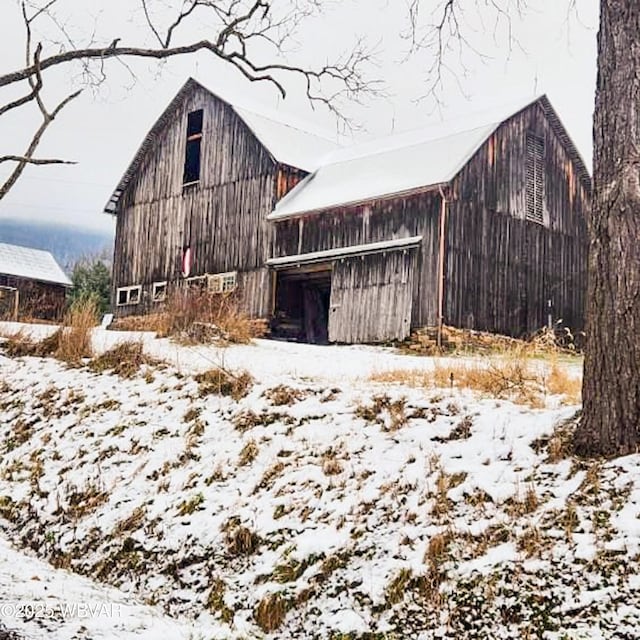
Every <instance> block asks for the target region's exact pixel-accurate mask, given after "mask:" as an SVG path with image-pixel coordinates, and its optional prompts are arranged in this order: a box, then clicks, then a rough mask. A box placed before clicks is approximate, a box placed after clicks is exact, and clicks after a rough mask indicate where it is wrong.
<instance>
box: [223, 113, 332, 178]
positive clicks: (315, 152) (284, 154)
mask: <svg viewBox="0 0 640 640" xmlns="http://www.w3.org/2000/svg"><path fill="white" fill-rule="evenodd" d="M231 107H232V109H233V110H234V111H235V112H236V113H237V114H238V115H239V116H240V118H242V120H244V122H245V124H246V125H247V126H248V127H249V129H251V131H252V132H253V134H254V135H255V136H256V138H258V140H260V142H261V143H262V144H263V146H264V147H265V148H266V149H267V151H269V153H270V154H271V155H272V156H273V158H274V159H275V160H277V161H278V162H281V163H283V164H288V165H289V166H291V167H295V168H296V169H304V170H305V171H313V170H314V169H317V168H318V167H319V166H320V161H321V160H322V158H324V157H325V156H326V155H327V154H329V153H331V152H332V151H335V150H336V149H339V148H340V145H338V144H337V143H336V142H333V141H332V140H329V139H328V138H325V137H322V136H320V135H318V134H316V133H312V132H310V131H305V130H304V129H299V128H298V127H296V126H293V125H290V124H287V123H284V122H280V121H279V120H276V119H274V118H272V117H269V116H266V115H262V114H259V113H255V112H253V111H249V110H248V109H245V108H243V107H238V106H235V105H231Z"/></svg>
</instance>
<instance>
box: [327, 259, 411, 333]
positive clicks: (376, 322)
mask: <svg viewBox="0 0 640 640" xmlns="http://www.w3.org/2000/svg"><path fill="white" fill-rule="evenodd" d="M415 260H416V249H404V250H400V251H389V252H387V253H376V254H370V255H366V256H356V257H352V258H344V259H343V260H339V261H337V262H336V263H335V264H334V267H333V275H332V278H331V302H330V308H329V342H342V343H348V344H354V343H366V342H387V341H390V340H404V339H405V338H406V337H407V336H408V335H409V331H410V329H411V304H412V302H411V301H412V296H413V277H414V268H415V266H414V265H415Z"/></svg>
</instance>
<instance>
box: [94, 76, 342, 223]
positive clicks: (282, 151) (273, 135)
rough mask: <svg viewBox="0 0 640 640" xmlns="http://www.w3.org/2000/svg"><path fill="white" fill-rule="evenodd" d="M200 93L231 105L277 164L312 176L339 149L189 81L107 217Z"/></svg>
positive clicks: (150, 138) (151, 137)
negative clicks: (181, 109)
mask: <svg viewBox="0 0 640 640" xmlns="http://www.w3.org/2000/svg"><path fill="white" fill-rule="evenodd" d="M196 89H199V90H202V91H204V92H206V93H207V94H209V95H210V96H211V97H212V98H214V99H216V100H220V101H221V102H223V103H224V104H226V105H228V106H229V107H230V108H231V109H232V110H233V111H234V112H235V113H236V114H237V115H238V117H239V118H240V119H241V120H242V121H243V122H244V123H245V124H246V125H247V127H248V128H249V129H250V130H251V132H252V133H253V135H254V136H255V137H256V138H257V139H258V141H259V142H260V143H261V144H262V146H263V147H264V148H265V149H266V150H267V152H268V153H269V154H270V155H271V157H272V158H273V159H274V160H275V161H276V162H279V163H282V164H286V165H288V166H290V167H294V168H296V169H302V170H303V171H306V172H311V171H313V170H314V169H316V168H317V167H318V166H319V164H320V159H321V158H323V157H324V156H326V155H327V154H328V153H330V152H332V151H335V150H336V149H338V148H339V145H338V143H337V142H334V141H333V140H330V139H329V138H327V137H324V136H322V135H320V134H317V133H312V132H310V131H306V130H304V129H301V128H299V127H296V126H293V125H291V124H287V123H285V122H282V121H280V120H278V119H277V118H275V117H272V116H270V115H264V114H261V113H257V112H254V111H252V110H249V109H246V108H244V107H240V106H237V105H234V104H231V103H230V102H228V101H226V100H223V99H222V98H220V97H219V96H217V95H216V94H214V93H213V92H211V91H209V89H207V88H206V87H204V86H203V85H202V84H200V83H199V82H198V81H197V80H194V79H193V78H189V80H187V82H186V83H185V84H184V85H183V87H182V89H180V91H179V92H178V93H177V95H176V96H175V98H174V99H173V100H172V101H171V102H170V103H169V105H168V106H167V108H166V109H165V110H164V111H163V112H162V115H161V116H160V117H159V118H158V120H156V122H155V124H154V125H153V127H151V129H150V130H149V133H147V135H146V137H145V139H144V140H143V142H142V144H141V145H140V147H139V148H138V151H137V152H136V154H135V156H134V157H133V160H132V161H131V163H130V164H129V166H128V168H127V170H126V171H125V172H124V175H123V176H122V178H121V179H120V182H119V183H118V186H117V187H116V188H115V190H114V192H113V194H112V196H111V198H110V199H109V202H108V203H107V205H106V206H105V209H104V210H105V212H106V213H115V210H116V206H117V203H118V200H119V199H120V196H121V195H122V193H123V192H124V190H125V189H126V188H127V186H128V184H129V182H130V181H131V179H132V178H133V176H134V174H135V173H136V171H137V170H138V168H139V167H140V165H141V164H142V161H143V160H144V157H145V155H146V153H147V151H148V150H149V149H150V148H151V147H152V146H153V145H154V143H155V142H156V139H157V137H158V136H159V135H160V133H161V132H162V130H163V129H164V127H165V126H166V125H167V123H168V122H170V121H171V118H172V117H174V113H175V111H176V109H177V108H178V107H179V106H180V104H181V103H182V101H183V100H184V99H185V98H186V97H187V96H188V95H190V94H191V92H192V91H194V90H196Z"/></svg>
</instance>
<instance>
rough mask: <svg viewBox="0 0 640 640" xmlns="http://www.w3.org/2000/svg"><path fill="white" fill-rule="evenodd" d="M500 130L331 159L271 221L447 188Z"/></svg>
mask: <svg viewBox="0 0 640 640" xmlns="http://www.w3.org/2000/svg"><path fill="white" fill-rule="evenodd" d="M496 127H497V124H491V125H486V126H484V127H479V128H477V129H472V130H471V131H464V132H462V133H458V134H454V135H450V136H446V137H440V138H436V139H433V138H427V139H425V138H422V139H421V137H420V135H416V133H415V132H411V133H409V134H403V135H400V136H394V137H393V138H389V139H387V140H384V141H381V142H379V141H376V142H368V143H365V144H364V145H357V146H355V147H352V148H350V149H345V150H341V151H337V152H335V153H333V154H332V155H331V156H330V157H328V158H327V159H326V160H327V163H326V164H324V165H323V166H321V167H320V168H319V169H317V170H316V171H315V172H314V173H313V174H311V175H309V176H307V177H306V178H305V179H304V180H303V181H302V182H300V184H299V185H297V186H296V188H295V189H293V190H292V191H291V192H289V193H288V194H287V195H286V196H285V197H284V198H283V199H282V200H281V201H280V202H279V203H278V204H277V206H276V208H275V210H274V211H273V213H271V214H270V215H269V219H270V220H277V219H279V218H288V217H290V216H292V215H296V214H300V213H304V212H307V211H319V210H322V209H328V208H330V207H334V206H344V205H349V204H357V203H360V202H365V201H367V200H370V199H371V198H377V197H383V196H388V195H396V194H398V195H399V194H402V193H407V192H410V191H414V190H416V189H420V188H424V187H428V186H432V185H438V184H445V183H447V182H449V181H450V180H451V179H452V178H453V177H454V176H455V175H456V174H457V173H458V171H460V169H461V168H462V167H463V166H464V165H465V164H466V162H467V161H468V160H469V159H470V158H471V156H472V155H473V154H474V153H475V152H476V151H477V150H478V148H479V147H480V146H481V145H482V143H483V142H484V141H485V140H486V139H487V138H488V137H489V136H490V135H491V134H492V133H493V131H494V130H495V129H496Z"/></svg>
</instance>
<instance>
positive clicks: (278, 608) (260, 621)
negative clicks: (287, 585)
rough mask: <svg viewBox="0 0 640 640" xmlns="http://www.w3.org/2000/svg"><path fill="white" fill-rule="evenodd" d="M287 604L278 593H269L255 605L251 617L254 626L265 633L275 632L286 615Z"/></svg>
mask: <svg viewBox="0 0 640 640" xmlns="http://www.w3.org/2000/svg"><path fill="white" fill-rule="evenodd" d="M288 607H289V604H288V602H287V600H286V598H285V597H284V596H283V595H281V594H280V593H271V594H269V595H267V596H265V597H264V598H262V600H260V602H259V603H258V604H257V605H256V608H255V609H254V611H253V617H254V619H255V621H256V624H257V625H258V626H259V627H260V628H261V629H262V630H263V631H264V632H265V633H273V632H274V631H277V630H278V629H279V628H280V626H281V625H282V623H283V622H284V619H285V617H286V615H287V609H288Z"/></svg>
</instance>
